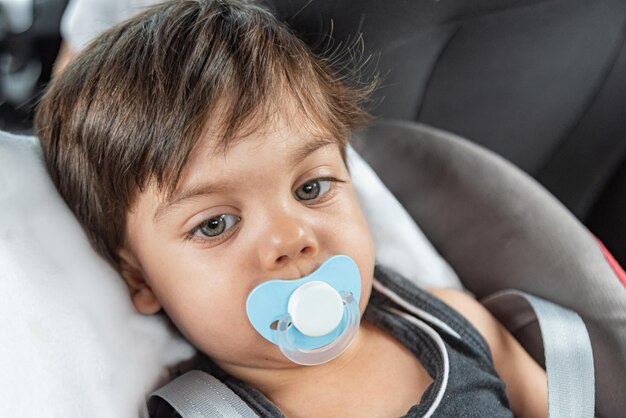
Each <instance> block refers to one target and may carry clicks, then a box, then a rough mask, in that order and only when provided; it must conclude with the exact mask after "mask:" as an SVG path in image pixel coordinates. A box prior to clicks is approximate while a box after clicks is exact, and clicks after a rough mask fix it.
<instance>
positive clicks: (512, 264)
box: [354, 121, 626, 417]
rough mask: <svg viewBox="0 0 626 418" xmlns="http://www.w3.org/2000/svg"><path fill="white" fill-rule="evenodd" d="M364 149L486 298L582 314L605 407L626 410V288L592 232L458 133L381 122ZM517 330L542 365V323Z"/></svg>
mask: <svg viewBox="0 0 626 418" xmlns="http://www.w3.org/2000/svg"><path fill="white" fill-rule="evenodd" d="M354 147H355V149H356V150H357V151H358V152H359V153H360V154H361V155H362V156H363V158H365V159H366V160H367V161H368V163H369V164H370V165H371V166H372V168H374V170H375V171H376V172H377V173H378V174H379V176H380V177H381V178H382V180H383V181H384V182H385V184H386V185H387V186H388V187H389V189H390V190H391V191H392V192H393V193H394V195H395V196H396V197H397V198H398V199H399V200H400V201H401V202H402V204H403V205H404V206H405V207H406V208H407V210H408V211H409V212H410V213H411V215H412V216H413V217H414V219H415V220H416V222H417V223H418V224H419V226H420V228H422V230H423V231H424V233H425V234H426V235H427V237H428V238H429V239H430V240H431V242H432V243H433V244H434V245H435V247H436V248H437V249H438V250H439V251H440V253H441V254H442V256H443V257H444V258H445V259H446V260H447V261H448V262H449V263H450V265H451V266H452V267H453V268H454V269H455V270H456V272H457V273H458V275H459V277H460V278H461V280H462V281H463V283H464V285H465V286H466V287H467V288H468V289H469V290H470V291H472V292H473V293H474V294H475V295H476V296H477V297H478V298H484V297H487V296H489V295H491V294H492V293H494V292H496V291H498V290H501V289H507V288H513V289H519V290H522V291H525V292H528V293H530V294H534V295H537V296H539V297H542V298H545V299H547V300H550V301H552V302H555V303H557V304H559V305H562V306H564V307H567V308H570V309H572V310H574V311H576V312H577V313H578V314H579V315H580V316H581V317H582V318H583V320H584V322H585V324H586V326H587V328H588V330H589V334H590V338H591V342H592V346H593V350H594V362H595V367H596V388H597V389H596V406H597V409H596V411H597V413H598V415H599V416H602V417H617V416H620V415H621V414H623V411H624V410H625V409H626V398H625V397H624V396H623V388H624V387H626V361H624V359H626V309H625V308H624V307H625V306H626V289H625V288H624V286H623V285H622V283H621V282H620V281H619V279H618V278H617V276H616V275H615V273H614V272H613V270H612V269H611V268H610V266H609V265H608V263H607V261H606V259H605V258H604V255H603V254H602V252H601V250H600V248H599V246H598V243H597V242H596V241H595V239H594V237H593V236H592V235H591V233H590V232H589V231H588V230H587V229H586V228H585V227H584V226H582V225H581V224H580V222H579V221H578V220H577V219H576V218H575V217H574V216H573V215H572V214H571V213H570V212H569V211H568V210H567V209H566V208H565V207H563V205H562V204H561V203H559V202H558V201H557V200H556V199H555V198H554V197H553V196H551V195H550V194H549V193H547V192H546V190H545V189H544V188H543V187H542V186H540V185H539V184H537V183H536V182H535V181H534V180H533V179H531V178H530V177H529V176H527V175H526V174H524V173H523V172H522V171H521V170H519V169H517V168H515V167H514V166H513V165H512V164H510V163H508V162H506V161H505V160H503V159H502V158H500V157H498V156H496V155H495V154H493V153H491V152H489V151H487V150H485V149H483V148H481V147H479V146H476V145H474V144H472V143H470V142H468V141H464V140H462V139H460V138H458V137H456V136H455V135H452V134H449V133H446V132H443V131H440V130H437V129H434V128H430V127H426V126H424V125H420V124H415V123H411V122H405V121H404V122H403V121H379V122H377V123H376V124H374V126H372V127H371V128H370V129H368V130H367V131H365V132H363V133H362V134H361V136H359V137H358V138H357V139H356V140H355V141H354ZM515 331H516V332H515V336H516V337H517V338H518V339H519V340H520V341H521V342H522V343H523V344H524V345H525V346H526V347H527V349H528V350H529V352H531V354H532V355H533V356H534V357H535V358H536V359H537V360H538V361H539V362H540V363H543V358H542V356H541V353H540V351H538V350H537V349H536V348H537V347H539V348H540V347H541V345H540V343H539V342H540V334H539V330H538V328H537V326H536V323H530V324H529V325H528V326H526V327H522V328H521V329H517V330H515Z"/></svg>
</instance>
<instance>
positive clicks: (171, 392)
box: [150, 370, 258, 418]
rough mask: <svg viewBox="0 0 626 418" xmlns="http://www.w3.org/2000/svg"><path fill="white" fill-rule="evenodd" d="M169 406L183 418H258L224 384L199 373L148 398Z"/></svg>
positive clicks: (170, 384)
mask: <svg viewBox="0 0 626 418" xmlns="http://www.w3.org/2000/svg"><path fill="white" fill-rule="evenodd" d="M155 396H156V397H159V398H162V399H163V400H165V401H166V402H168V403H169V404H170V405H171V406H172V407H173V408H174V409H175V410H176V412H178V413H179V414H180V416H181V417H182V418H258V415H257V414H256V413H254V411H252V409H250V407H249V406H248V405H247V404H246V403H245V402H244V401H243V400H242V399H241V398H240V397H239V396H237V395H236V394H235V393H234V392H233V391H232V390H230V389H229V388H228V387H227V386H226V385H225V384H223V383H222V382H220V381H219V380H218V379H216V378H215V377H213V376H211V375H210V374H208V373H206V372H203V371H201V370H191V371H188V372H187V373H185V374H183V375H181V376H179V377H177V378H176V379H174V380H172V381H171V382H170V383H168V384H167V385H165V386H163V387H162V388H160V389H158V390H156V391H155V392H153V393H152V394H151V395H150V398H152V397H155Z"/></svg>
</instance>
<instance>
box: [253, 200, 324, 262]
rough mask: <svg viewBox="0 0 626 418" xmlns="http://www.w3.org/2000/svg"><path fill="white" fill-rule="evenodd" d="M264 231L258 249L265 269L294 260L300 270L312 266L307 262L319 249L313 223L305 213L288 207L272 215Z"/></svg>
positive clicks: (300, 209)
mask: <svg viewBox="0 0 626 418" xmlns="http://www.w3.org/2000/svg"><path fill="white" fill-rule="evenodd" d="M299 211H302V208H299ZM264 235H265V238H264V239H262V240H260V242H259V244H260V245H259V253H260V259H261V263H262V265H263V268H264V269H265V270H266V271H276V270H277V269H282V268H285V266H287V265H290V264H291V263H295V264H296V267H297V268H298V270H299V271H300V272H304V271H306V270H307V268H308V267H309V266H308V265H307V263H308V262H309V261H310V260H311V259H312V258H313V257H314V256H315V255H316V254H317V253H318V251H319V242H318V240H317V237H316V235H315V231H314V230H313V227H312V226H311V225H310V224H309V223H308V222H307V221H306V219H305V218H304V217H303V216H300V215H299V214H297V213H290V212H289V211H287V210H281V211H278V212H274V213H273V214H271V215H269V217H268V222H267V226H266V228H265V233H264Z"/></svg>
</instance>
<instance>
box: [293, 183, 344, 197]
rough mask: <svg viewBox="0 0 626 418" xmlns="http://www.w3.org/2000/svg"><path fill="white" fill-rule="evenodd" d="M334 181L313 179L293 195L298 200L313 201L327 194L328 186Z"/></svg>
mask: <svg viewBox="0 0 626 418" xmlns="http://www.w3.org/2000/svg"><path fill="white" fill-rule="evenodd" d="M333 181H337V180H336V179H315V180H311V181H307V182H306V183H304V184H303V185H302V186H300V187H298V188H297V189H296V191H295V192H294V193H293V194H294V195H295V196H296V199H298V200H313V199H317V198H318V197H319V196H323V195H325V194H326V193H328V190H329V189H330V185H331V183H332V182H333Z"/></svg>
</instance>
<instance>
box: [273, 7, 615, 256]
mask: <svg viewBox="0 0 626 418" xmlns="http://www.w3.org/2000/svg"><path fill="white" fill-rule="evenodd" d="M268 2H269V3H271V4H272V5H273V6H274V7H275V8H276V10H277V11H278V13H279V14H280V15H281V16H282V17H283V18H284V19H286V20H287V21H288V22H289V23H290V24H291V26H292V27H294V28H295V29H296V31H298V32H300V33H302V34H303V36H304V37H305V39H308V42H309V43H311V44H314V45H315V44H318V43H322V40H323V39H324V37H327V36H328V35H327V34H328V33H330V32H331V28H332V38H333V39H334V40H335V43H339V42H345V41H346V40H347V39H354V38H355V36H356V34H357V33H362V34H363V40H364V45H365V53H366V55H367V54H369V53H371V54H373V56H374V61H377V67H378V68H379V70H380V72H381V73H382V74H383V75H384V76H385V79H384V81H383V83H382V86H381V88H380V90H379V91H378V92H377V93H376V98H377V101H378V105H377V106H376V108H375V109H374V113H375V114H376V115H377V116H381V117H389V118H399V119H405V120H413V121H418V122H422V123H425V124H428V125H432V126H435V127H437V128H441V129H444V130H447V131H450V132H454V133H456V134H458V135H460V136H462V137H464V138H467V139H469V140H471V141H473V142H476V143H478V144H480V145H483V146H485V147H486V148H489V149H491V150H493V151H495V152H496V153H498V154H500V155H502V156H504V157H505V158H506V159H508V160H509V161H511V162H513V163H514V164H516V165H517V166H519V167H521V168H522V169H523V170H524V171H526V172H527V173H529V174H530V175H531V176H533V177H535V178H536V179H538V180H539V182H540V183H542V184H543V185H544V186H546V187H547V188H548V189H549V190H550V191H551V192H552V193H553V194H554V195H555V196H556V197H557V198H558V199H559V200H561V201H562V202H563V203H564V204H565V205H566V206H567V207H568V208H569V209H570V210H571V211H572V212H573V213H574V214H575V215H576V216H577V217H578V218H579V219H581V220H583V221H585V220H586V219H587V217H588V216H589V215H590V214H592V213H596V212H601V213H602V212H606V211H607V210H606V209H603V207H599V208H597V207H596V206H597V202H598V198H599V197H600V195H601V194H602V191H603V190H604V189H605V188H606V186H607V184H608V183H609V181H610V179H611V178H612V176H613V175H614V174H615V172H616V171H617V169H618V167H619V166H620V164H622V163H623V162H624V161H625V159H626V117H624V114H626V43H625V35H626V2H625V1H623V0H597V1H588V0H476V1H465V0H446V1H434V0H422V1H405V0H389V1H384V2H381V1H376V0H342V1H340V2H337V1H330V0H273V1H268ZM331 22H332V23H331ZM618 193H621V195H622V196H623V198H624V199H626V188H622V189H620V190H619V191H618ZM600 203H601V204H603V205H609V204H612V203H611V202H610V201H608V200H607V199H604V200H602V202H600ZM612 205H613V206H611V208H613V213H615V211H616V210H617V208H616V206H615V205H614V204H612ZM613 221H614V222H612V223H611V224H610V225H608V226H605V225H603V224H599V223H595V224H594V225H595V226H597V227H598V228H600V229H598V230H597V231H594V232H596V234H597V235H598V236H599V237H600V238H602V239H603V240H604V241H605V242H606V243H608V244H609V245H608V246H609V248H610V249H613V248H617V247H618V244H617V242H618V241H620V237H619V236H617V235H616V234H617V232H616V231H618V230H621V231H624V230H626V219H625V217H624V216H621V217H614V218H613ZM621 240H622V241H623V239H621ZM614 251H615V250H614ZM616 256H617V258H618V260H622V263H624V261H623V260H626V253H624V254H621V253H618V254H616Z"/></svg>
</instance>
